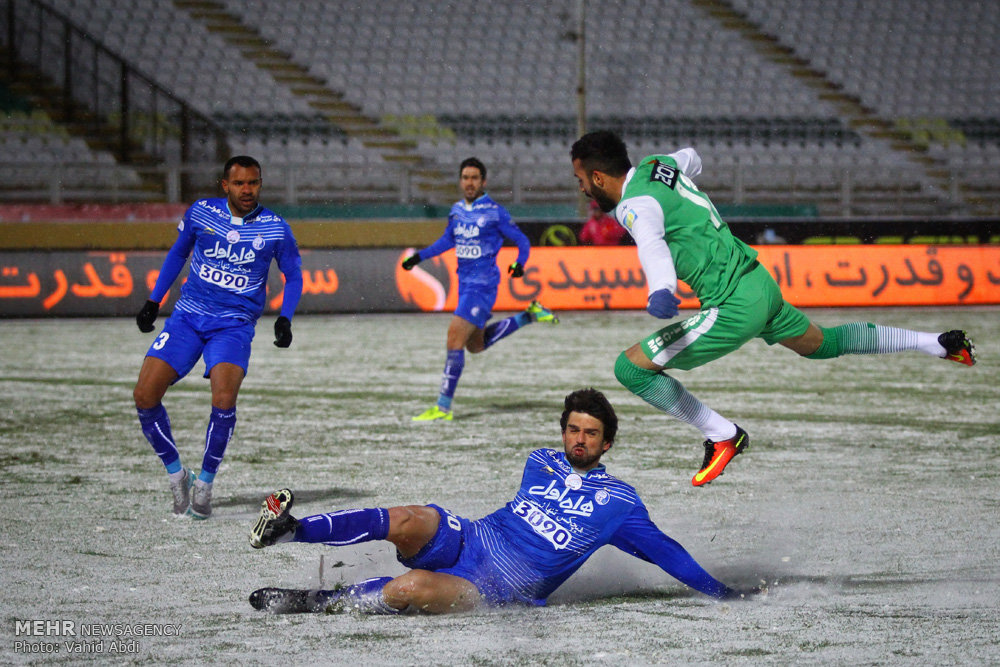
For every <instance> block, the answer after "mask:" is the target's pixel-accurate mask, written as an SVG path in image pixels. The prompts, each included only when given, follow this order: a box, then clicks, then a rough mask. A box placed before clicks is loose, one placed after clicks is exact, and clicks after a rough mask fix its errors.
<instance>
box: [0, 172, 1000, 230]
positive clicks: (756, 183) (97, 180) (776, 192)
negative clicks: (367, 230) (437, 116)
mask: <svg viewBox="0 0 1000 667" xmlns="http://www.w3.org/2000/svg"><path fill="white" fill-rule="evenodd" d="M262 163H263V171H264V174H263V175H264V187H265V198H266V200H267V201H269V202H273V203H285V204H351V203H384V204H425V203H426V204H435V205H440V204H450V203H451V202H453V201H455V200H456V199H457V198H458V196H459V192H458V188H457V183H452V182H450V181H449V182H441V183H433V184H428V183H427V182H426V181H425V180H423V179H424V178H425V176H423V173H425V172H424V170H423V169H420V168H417V167H410V166H406V165H400V164H388V163H387V164H384V165H378V164H368V165H357V164H346V163H329V162H324V163H283V162H277V161H274V162H271V161H268V160H266V159H264V160H262ZM221 166H222V163H221V161H212V162H208V161H205V162H192V163H181V164H173V165H152V166H143V165H136V164H133V165H121V164H117V165H116V164H103V163H101V164H97V163H87V162H63V161H59V160H47V161H44V162H9V161H0V200H6V201H20V202H44V203H53V204H59V203H64V202H89V201H93V202H111V203H119V202H143V201H148V202H171V203H185V202H189V201H192V200H193V199H196V198H199V197H205V196H218V194H219V177H220V170H221ZM444 171H445V172H446V173H450V171H451V170H450V169H445V170H444ZM880 174H881V175H882V178H881V179H879V178H878V176H879V175H880ZM564 175H565V176H566V178H564V179H562V180H560V177H561V176H564ZM570 181H571V174H570V169H569V166H568V165H566V164H551V165H542V164H533V165H518V164H504V163H491V164H490V181H489V186H490V187H489V191H490V194H491V195H492V196H493V197H494V198H496V199H497V200H498V201H500V202H503V203H504V204H574V203H577V202H578V201H579V199H578V197H579V193H578V191H577V189H576V184H575V182H570ZM698 184H699V187H700V188H701V189H702V190H703V191H705V192H706V193H707V194H708V195H709V196H710V197H711V198H712V200H713V201H715V202H716V203H717V204H727V205H744V204H750V205H763V204H768V205H779V206H792V205H797V206H812V207H814V208H815V210H816V211H817V212H818V213H819V214H820V215H822V216H823V217H850V216H853V215H873V214H880V215H922V216H956V215H969V214H976V215H990V216H996V215H1000V202H994V203H993V204H992V205H991V206H992V207H991V208H990V207H989V206H987V208H986V209H980V210H978V211H965V210H961V209H960V208H959V207H957V206H955V205H954V202H956V201H958V200H957V193H954V192H938V193H933V194H928V193H927V192H926V190H924V189H921V188H920V183H919V181H918V178H917V177H916V176H914V177H913V178H912V179H906V178H900V176H899V174H898V173H897V174H894V175H893V176H892V178H889V177H886V176H885V170H884V169H882V168H878V167H872V168H871V169H864V168H862V167H858V168H856V169H847V168H839V167H816V166H812V167H809V166H799V167H788V166H779V165H754V166H753V167H748V166H726V167H718V168H714V169H712V170H711V172H710V173H706V174H702V176H700V177H699V179H698ZM428 185H432V186H435V187H434V188H433V189H431V188H428V187H426V186H428ZM451 186H454V187H451Z"/></svg>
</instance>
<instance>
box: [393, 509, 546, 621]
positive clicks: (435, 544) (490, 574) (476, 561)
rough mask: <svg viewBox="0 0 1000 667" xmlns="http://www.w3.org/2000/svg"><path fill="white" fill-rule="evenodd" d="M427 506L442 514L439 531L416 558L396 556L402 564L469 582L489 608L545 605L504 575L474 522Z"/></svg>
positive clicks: (444, 510)
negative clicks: (525, 592) (510, 605)
mask: <svg viewBox="0 0 1000 667" xmlns="http://www.w3.org/2000/svg"><path fill="white" fill-rule="evenodd" d="M428 507H433V508H434V509H435V510H437V512H438V514H440V515H441V521H440V523H439V524H438V529H437V532H436V533H435V534H434V537H432V538H431V540H430V541H429V542H428V543H427V544H425V545H424V548H423V549H421V550H420V551H419V552H417V554H416V555H414V556H411V557H410V558H402V557H400V556H399V555H398V554H397V556H396V557H397V559H398V560H399V562H400V563H402V564H403V565H405V566H406V567H408V568H410V569H415V570H431V571H432V572H440V573H442V574H451V575H454V576H456V577H461V578H462V579H465V580H466V581H470V582H472V584H473V585H474V586H475V587H476V588H477V589H478V590H479V594H480V595H482V596H483V600H484V601H485V602H486V603H487V604H490V605H494V606H502V605H505V604H511V603H517V604H534V605H538V604H544V601H538V600H533V599H531V598H529V597H526V596H525V595H522V594H521V593H519V592H518V591H517V590H516V589H514V588H513V587H512V586H511V585H510V584H508V583H507V581H506V580H505V579H504V578H503V577H502V576H501V574H500V571H499V570H498V569H497V568H496V566H495V565H494V562H493V554H492V552H491V551H490V550H489V548H488V546H487V545H486V544H485V543H484V542H483V540H482V539H480V536H479V534H478V533H479V531H477V530H476V525H475V524H474V522H472V521H469V520H468V519H466V518H463V517H460V516H458V515H456V514H452V513H451V512H449V511H448V510H446V509H443V508H441V507H438V506H437V505H428Z"/></svg>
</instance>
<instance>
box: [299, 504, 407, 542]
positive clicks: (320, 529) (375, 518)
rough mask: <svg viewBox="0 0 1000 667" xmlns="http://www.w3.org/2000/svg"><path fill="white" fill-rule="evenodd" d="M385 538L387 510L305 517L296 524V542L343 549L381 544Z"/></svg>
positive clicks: (353, 511)
mask: <svg viewBox="0 0 1000 667" xmlns="http://www.w3.org/2000/svg"><path fill="white" fill-rule="evenodd" d="M388 534H389V510H387V509H385V508H384V507H376V508H370V509H354V510H341V511H339V512H330V513H329V514H315V515H313V516H307V517H305V518H304V519H300V520H299V526H298V528H296V529H295V541H296V542H322V543H323V544H330V545H333V546H343V545H345V544H357V543H359V542H370V541H372V540H384V539H385V538H386V536H387V535H388Z"/></svg>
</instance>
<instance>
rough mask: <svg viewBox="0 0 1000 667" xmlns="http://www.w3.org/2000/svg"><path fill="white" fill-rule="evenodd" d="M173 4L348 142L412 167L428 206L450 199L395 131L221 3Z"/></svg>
mask: <svg viewBox="0 0 1000 667" xmlns="http://www.w3.org/2000/svg"><path fill="white" fill-rule="evenodd" d="M173 4H174V6H175V7H177V8H178V9H180V10H182V11H186V12H187V13H188V14H190V15H191V16H192V18H194V19H196V20H199V21H200V22H201V23H202V24H203V25H205V27H206V28H207V29H208V30H209V31H210V32H215V33H217V34H219V35H220V36H222V38H223V39H225V40H226V41H227V42H229V43H230V44H232V45H233V46H236V47H237V48H239V49H240V51H241V52H242V54H243V56H244V57H246V58H248V59H249V60H251V61H252V62H253V63H254V64H255V65H256V66H257V67H259V68H260V69H262V70H265V71H267V72H268V73H269V74H270V75H271V76H272V77H274V79H275V81H277V82H278V83H280V84H282V85H285V86H287V87H288V89H289V90H290V91H291V92H292V93H293V94H294V95H297V96H299V97H300V98H302V99H304V100H305V101H306V103H307V104H308V105H309V106H310V107H312V108H313V109H316V110H317V112H319V113H320V114H321V115H322V116H323V117H324V118H325V119H326V120H327V121H328V122H330V123H331V124H333V125H334V126H335V127H337V128H339V129H340V130H341V131H343V132H344V134H346V135H347V136H348V137H353V138H356V139H358V140H359V141H361V143H362V144H363V145H364V146H365V147H366V148H369V149H372V150H374V151H375V152H377V153H378V154H379V155H380V156H381V157H382V159H383V160H385V161H386V162H388V163H394V164H405V165H407V166H410V167H413V168H414V173H415V176H416V178H415V182H414V187H415V188H417V190H419V192H420V193H421V194H422V195H423V196H425V197H426V198H427V200H428V201H431V202H435V201H438V200H441V199H442V197H444V198H445V199H449V200H450V198H453V197H454V191H455V187H454V184H453V182H452V181H453V179H452V177H451V174H450V173H444V172H443V171H442V170H441V169H439V168H437V167H436V166H434V165H432V164H431V163H430V161H429V160H428V159H427V158H426V157H425V156H423V155H421V154H420V152H418V150H417V144H416V142H415V141H413V140H412V139H409V138H407V137H404V136H402V135H401V134H400V132H399V130H398V129H397V128H395V127H392V126H391V125H387V124H386V123H385V122H383V120H382V119H381V118H378V117H372V116H369V115H367V114H365V113H363V112H362V110H361V109H360V108H359V107H357V106H356V105H354V104H352V103H350V102H348V101H346V100H344V99H343V95H342V94H340V93H338V92H337V91H334V90H331V89H330V88H329V87H328V86H327V85H326V83H325V82H324V81H322V80H320V79H318V78H317V77H315V76H313V75H312V74H310V72H309V71H308V70H307V69H306V68H305V67H303V66H302V65H299V64H298V63H296V62H294V61H293V60H292V59H291V57H290V56H289V55H288V54H286V53H284V52H283V51H280V50H279V49H276V48H274V47H273V46H272V44H271V42H270V41H269V40H267V39H265V38H264V37H263V36H262V35H261V34H260V33H259V32H258V31H257V30H256V29H255V28H253V27H250V26H248V25H246V24H245V23H243V22H242V21H241V20H240V17H239V16H237V15H235V14H233V13H231V12H230V11H229V10H228V9H227V8H226V6H225V5H224V4H223V3H221V2H218V1H217V0H173Z"/></svg>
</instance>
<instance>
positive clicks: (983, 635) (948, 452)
mask: <svg viewBox="0 0 1000 667" xmlns="http://www.w3.org/2000/svg"><path fill="white" fill-rule="evenodd" d="M809 315H810V317H811V318H812V319H813V320H814V321H816V322H817V323H819V324H822V325H833V324H837V323H841V322H847V321H856V320H867V321H875V322H879V323H882V324H887V325H895V326H903V327H908V328H914V329H919V330H924V331H941V330H945V329H948V328H953V327H955V326H960V327H962V328H965V329H967V330H969V331H970V332H971V333H972V335H973V336H974V338H975V340H976V342H977V349H978V351H979V354H980V364H979V365H978V366H977V367H975V368H972V369H969V368H965V367H962V366H959V365H957V364H952V363H948V362H945V361H939V360H936V359H932V358H929V357H926V356H923V355H920V354H917V353H909V354H904V355H884V356H869V357H845V358H841V359H836V360H831V361H824V362H811V361H807V360H804V359H799V358H798V357H796V356H795V355H794V354H792V353H791V352H789V351H787V350H785V349H783V348H781V347H780V346H775V347H771V348H769V347H768V346H766V345H765V344H763V343H762V342H760V341H753V342H751V343H749V344H747V345H746V346H745V347H744V348H743V349H742V350H740V351H738V352H736V353H734V354H732V355H729V356H728V357H725V358H724V359H721V360H718V361H716V362H714V363H712V364H710V365H707V366H705V367H702V368H699V369H696V370H694V371H691V372H687V373H678V374H677V377H678V378H679V379H680V380H681V381H682V382H683V383H684V384H685V385H686V386H687V387H688V388H689V389H690V390H691V391H692V392H693V393H694V394H695V395H697V396H699V397H700V398H702V399H703V400H704V401H706V402H707V403H708V404H710V405H711V406H712V407H714V408H716V409H717V410H719V411H720V412H722V413H723V414H725V415H727V416H729V417H731V418H732V419H734V420H736V421H737V422H738V423H740V424H741V425H742V426H743V427H744V428H746V429H747V430H748V432H749V433H750V435H751V440H752V446H751V448H750V449H749V450H748V451H747V452H746V453H745V454H744V455H742V456H741V457H739V458H738V459H737V460H736V461H735V462H734V463H733V464H732V467H731V468H729V470H728V472H727V473H726V475H725V476H724V477H722V478H721V479H720V480H718V481H717V482H715V483H713V484H712V485H710V486H708V487H707V488H694V487H692V486H691V485H690V481H689V480H690V477H691V475H692V474H693V472H694V470H695V468H696V467H697V465H698V464H699V463H700V461H701V456H702V453H701V452H702V449H701V446H700V439H701V438H700V437H699V434H698V433H697V432H696V431H694V430H693V429H691V428H689V427H687V426H684V425H682V424H679V423H677V422H675V421H673V420H671V419H669V418H668V417H666V416H664V415H662V414H661V413H659V412H657V411H656V410H654V409H652V408H650V407H649V406H647V405H646V404H645V403H643V402H642V401H641V400H639V399H638V398H636V397H634V396H632V395H631V394H629V393H628V392H626V391H625V390H624V389H623V388H622V387H620V386H619V385H618V383H617V382H616V381H615V379H614V376H613V373H612V366H613V363H614V360H615V357H616V356H617V355H618V353H619V351H620V350H621V349H623V348H625V347H627V346H628V345H630V344H632V343H633V342H635V341H637V340H638V339H639V338H640V337H642V336H644V335H645V334H647V333H649V332H650V331H652V330H653V328H654V327H655V326H656V325H657V323H656V321H655V320H652V319H651V318H649V317H648V316H646V315H644V314H643V313H620V312H613V313H605V312H600V313H566V314H565V315H564V316H563V317H562V320H563V323H562V324H561V325H559V326H558V327H549V326H542V325H538V326H532V327H530V328H527V329H525V330H524V331H520V332H518V333H517V334H516V335H515V336H513V337H511V338H509V339H507V340H505V341H503V342H501V343H500V344H498V345H497V346H496V347H495V348H493V349H491V350H489V351H487V352H486V353H484V354H480V355H469V356H467V363H466V369H465V373H464V375H463V377H462V380H461V382H460V384H459V388H458V395H457V398H456V401H455V409H456V420H455V421H454V422H452V423H449V424H423V425H415V424H411V423H410V417H411V416H413V415H415V414H417V413H419V412H421V411H422V410H424V409H425V408H426V407H428V406H429V405H430V404H431V403H432V402H433V400H434V398H435V396H436V391H437V384H438V381H439V376H440V371H441V367H442V365H443V362H444V333H445V329H446V327H447V321H448V317H449V316H448V315H359V316H299V317H297V318H296V319H295V325H294V332H295V342H294V343H293V345H292V347H291V348H290V349H288V350H278V349H277V348H275V347H274V346H272V345H271V344H270V340H271V324H272V322H271V320H270V318H265V319H263V320H262V321H261V323H260V327H259V331H258V338H257V342H256V349H255V352H254V356H253V358H252V360H251V369H250V374H249V376H248V377H247V379H246V381H245V383H244V385H243V390H242V392H241V396H240V402H239V413H238V414H239V422H238V425H237V431H236V437H235V438H234V441H233V442H232V443H231V445H230V448H229V451H228V453H227V457H226V461H225V462H224V464H223V467H222V470H221V472H220V474H219V477H218V479H217V483H216V489H215V503H214V506H215V514H214V516H213V517H212V518H211V519H210V520H209V521H206V522H194V521H191V520H189V519H185V518H174V517H172V516H171V515H170V494H169V490H168V487H167V482H166V478H165V476H164V474H163V470H162V467H161V466H160V464H159V462H158V460H157V459H156V457H155V456H154V454H153V452H152V451H151V449H150V447H149V445H148V444H147V443H146V442H145V440H144V439H143V438H142V435H141V433H140V431H139V428H138V424H137V421H136V418H135V412H134V408H133V407H132V400H131V390H132V386H133V384H134V382H135V376H136V373H137V372H138V369H139V364H140V363H141V359H142V355H143V354H144V352H145V350H146V347H147V346H148V344H149V343H150V342H151V337H150V336H143V335H141V334H139V333H138V332H137V331H136V330H135V326H134V323H133V322H132V321H131V320H130V319H128V318H122V319H91V320H88V319H81V320H5V321H3V322H2V323H0V327H2V329H3V336H2V337H0V469H2V471H3V473H4V475H3V480H4V483H3V485H2V492H0V493H2V496H0V497H2V500H3V506H4V508H5V509H6V512H5V520H4V526H3V532H2V535H3V539H2V540H0V584H2V586H3V596H2V598H0V599H2V600H3V603H2V607H0V661H2V662H4V663H31V662H45V663H46V664H49V663H56V664H65V663H74V662H78V661H86V660H89V661H92V662H101V663H108V662H110V663H150V662H153V663H168V664H204V663H223V664H264V663H269V664H273V663H279V664H281V663H285V664H314V663H328V664H363V665H370V664H375V665H383V664H384V665H388V664H471V665H520V664H551V665H583V664H593V663H599V664H665V663H666V664H677V663H704V662H715V661H721V662H726V663H732V664H755V663H759V662H762V661H767V662H777V663H786V664H787V663H806V664H809V663H834V664H845V663H850V664H858V663H864V664H890V663H899V662H911V663H919V664H968V663H985V662H990V661H993V660H995V659H996V640H995V637H996V636H997V635H998V632H1000V621H998V616H997V609H998V608H1000V586H998V584H1000V529H998V527H997V521H996V516H997V510H998V505H1000V496H998V494H997V489H998V488H1000V487H998V480H997V477H998V473H997V468H998V463H1000V448H998V445H997V441H998V436H1000V416H998V415H1000V389H998V387H997V385H996V383H997V378H998V377H1000V373H998V371H1000V361H997V360H998V359H1000V344H998V342H997V341H1000V309H997V308H969V309H930V308H927V309H877V310H875V309H871V310H813V311H810V312H809ZM202 370H203V369H202V367H201V366H198V367H197V368H196V370H195V372H194V373H192V375H191V376H189V377H188V378H186V379H184V380H182V381H181V382H180V383H178V384H177V385H176V386H174V387H173V388H172V389H171V391H170V392H169V393H168V395H167V398H166V401H165V404H166V406H167V409H168V410H169V412H170V416H171V420H172V423H173V428H174V434H175V436H176V438H177V440H178V442H179V444H180V447H181V453H182V457H183V460H184V461H185V463H186V464H188V465H191V466H194V467H195V468H197V467H198V466H199V459H200V453H201V450H202V446H203V445H202V443H203V439H204V430H205V425H206V422H207V418H208V406H209V391H208V386H207V382H206V381H205V380H203V379H201V377H200V374H201V372H202ZM582 386H595V387H597V388H599V389H601V390H603V391H604V392H606V393H607V394H608V396H609V398H610V399H611V400H612V402H613V403H614V404H615V405H616V407H617V408H618V411H619V415H620V418H621V426H620V431H619V438H618V443H617V444H616V445H615V447H614V448H613V449H612V450H611V452H610V453H609V454H608V455H607V457H606V459H605V461H606V463H607V464H608V466H609V469H610V470H611V472H613V473H615V474H617V475H619V476H621V477H623V478H624V479H626V480H627V481H629V482H631V483H632V484H634V485H635V486H636V487H637V488H638V490H639V492H640V494H641V495H642V497H643V499H644V500H645V502H646V504H647V506H648V507H649V509H650V514H651V516H652V517H653V518H654V520H655V521H656V522H657V523H658V525H660V527H661V528H662V529H663V530H664V531H665V532H667V533H668V534H669V535H671V536H672V537H674V538H675V539H677V540H678V541H680V542H681V543H682V544H684V545H685V546H686V547H687V548H688V550H689V551H691V553H692V554H693V555H694V556H695V557H696V558H697V559H699V561H700V562H701V563H702V564H703V565H704V566H705V567H706V568H707V569H708V570H709V571H711V572H713V573H714V574H716V575H717V576H718V577H719V578H722V579H724V580H726V581H729V582H731V583H735V584H738V585H752V584H754V583H757V582H759V581H765V582H767V583H768V585H769V587H770V590H769V593H768V595H767V596H766V597H764V598H761V599H755V600H748V601H737V602H733V603H726V604H719V603H715V602H713V601H711V600H708V599H706V598H704V597H703V596H701V595H699V594H697V593H693V592H691V591H689V590H687V589H685V588H684V587H683V586H681V585H680V584H679V583H677V582H676V581H674V580H672V579H670V578H669V577H667V576H666V575H665V574H663V573H662V572H661V571H660V570H658V569H657V568H656V567H655V566H652V565H649V564H647V563H643V562H640V561H638V560H636V559H633V558H630V557H628V556H626V555H624V554H622V553H620V552H617V551H616V550H614V549H610V548H609V549H604V550H602V551H601V552H599V553H598V554H597V556H596V557H595V558H594V559H593V560H592V561H591V562H590V563H588V564H587V565H586V566H585V567H584V568H583V569H582V570H581V571H580V572H579V573H577V575H575V576H574V577H573V578H571V579H570V581H569V582H567V584H566V585H565V586H564V587H563V588H562V589H560V590H559V591H557V593H556V594H555V595H554V596H553V597H552V598H551V600H550V606H549V607H547V608H542V609H502V610H492V611H484V612H478V613H474V614H463V615H458V616H446V617H433V616H409V617H404V618H385V617H364V616H358V615H354V614H343V615H331V616H326V615H319V616H312V615H309V616H273V615H268V614H261V613H258V612H255V611H254V610H253V609H251V608H250V606H249V604H247V596H248V594H249V593H250V591H252V590H254V589H255V588H258V587H261V586H267V585H280V586H296V587H307V586H318V585H320V583H322V584H323V585H326V586H331V585H333V584H335V583H336V582H339V581H344V582H351V581H355V580H357V579H360V578H364V577H368V576H376V575H381V574H390V575H395V574H400V573H402V572H403V568H402V567H401V566H400V565H399V564H398V563H396V561H395V559H394V556H393V554H392V553H391V550H390V548H387V545H386V544H384V543H369V544H363V545H356V546H353V547H349V548H343V549H339V550H338V549H334V548H332V547H319V546H316V545H304V544H291V545H282V546H280V547H276V548H272V549H266V550H263V551H255V550H253V549H251V548H250V547H249V545H248V543H247V533H248V530H249V528H250V526H251V524H252V522H253V520H254V518H255V516H256V514H257V511H258V507H259V504H260V500H261V498H262V497H263V496H264V495H265V494H266V493H267V492H268V491H270V490H273V489H274V488H277V487H280V486H289V487H290V488H292V489H293V490H295V491H296V498H297V500H296V505H297V513H299V514H307V513H313V512H320V511H328V510H331V509H335V508H343V507H352V506H362V507H371V506H381V505H394V504H409V503H427V502H434V503H437V504H440V505H444V506H446V507H449V508H450V509H452V510H454V511H456V512H458V513H459V514H462V515H465V516H469V517H472V518H475V517H479V516H481V515H483V514H485V513H487V512H490V511H492V510H494V509H496V508H497V507H499V506H500V505H502V504H503V503H505V502H506V501H507V500H509V499H510V498H511V496H512V493H513V491H514V489H515V488H516V485H517V484H518V482H519V480H520V472H521V468H522V466H523V462H524V457H525V455H526V454H527V453H528V452H529V451H530V450H531V449H533V448H536V447H539V446H558V443H559V440H558V416H559V412H560V409H561V403H562V398H563V397H564V396H565V394H566V393H568V392H569V391H571V390H573V389H576V388H579V387H582ZM321 555H322V557H323V563H324V568H323V570H322V573H321V572H320V556H321ZM32 619H35V620H37V619H41V620H60V621H62V620H68V621H72V622H73V623H75V624H76V627H77V628H78V629H79V628H81V627H82V626H83V625H84V624H94V623H119V624H126V625H128V626H129V627H132V626H135V625H139V624H155V625H156V627H159V628H163V627H166V626H170V627H175V626H179V629H178V631H177V632H176V633H175V634H173V635H171V636H138V637H134V636H121V635H118V636H115V637H104V638H101V639H100V640H99V641H98V642H97V644H100V646H101V647H102V648H103V649H104V650H105V653H103V654H95V653H90V654H83V655H79V654H70V653H67V650H68V649H69V648H70V647H72V646H73V645H74V643H73V642H74V641H76V642H77V644H76V645H77V646H80V645H82V644H85V641H87V640H89V641H93V638H91V637H80V636H76V637H60V636H25V635H24V633H23V629H24V626H23V625H22V626H21V630H22V632H21V633H20V634H18V627H19V626H18V622H19V621H20V622H22V623H23V621H25V620H32ZM112 639H117V640H131V639H135V640H136V642H137V647H138V650H137V651H136V652H133V653H123V654H110V653H108V652H107V651H108V650H110V647H111V646H112ZM18 642H21V644H18ZM63 642H66V643H63ZM25 643H26V644H29V645H35V646H36V648H37V646H39V645H42V644H45V645H50V644H58V645H59V646H60V647H61V650H60V652H59V653H57V654H54V655H53V654H38V653H29V652H26V651H27V649H26V648H25V647H24V644H25ZM97 644H86V646H90V647H94V646H96V645H97ZM18 647H20V648H18ZM48 648H51V647H48Z"/></svg>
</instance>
